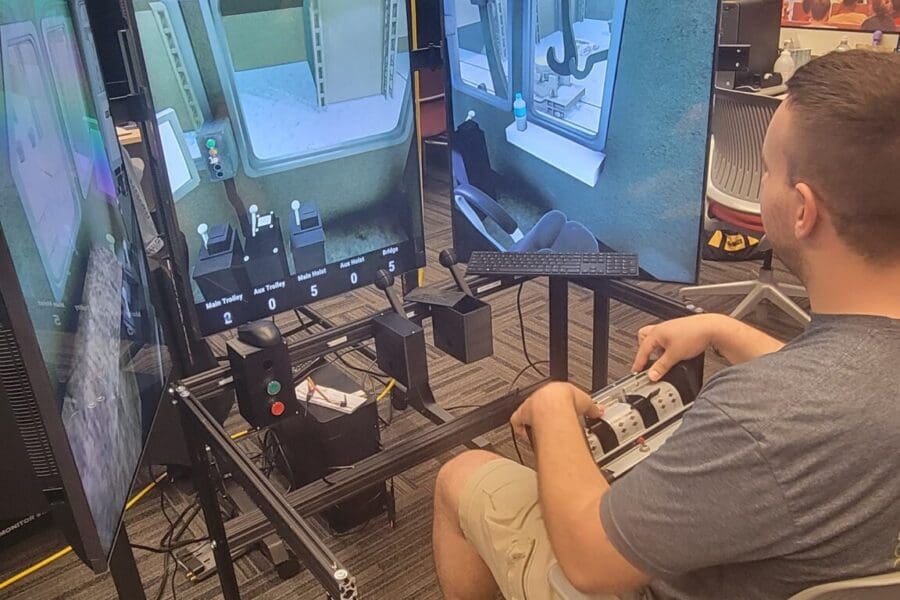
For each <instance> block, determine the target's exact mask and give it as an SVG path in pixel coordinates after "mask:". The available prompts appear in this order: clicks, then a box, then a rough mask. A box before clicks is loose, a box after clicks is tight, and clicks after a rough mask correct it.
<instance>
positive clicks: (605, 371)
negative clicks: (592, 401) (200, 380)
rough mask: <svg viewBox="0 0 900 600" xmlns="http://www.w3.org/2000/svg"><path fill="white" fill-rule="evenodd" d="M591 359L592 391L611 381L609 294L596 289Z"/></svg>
mask: <svg viewBox="0 0 900 600" xmlns="http://www.w3.org/2000/svg"><path fill="white" fill-rule="evenodd" d="M592 350H593V357H592V360H591V391H592V392H596V391H597V390H601V389H603V388H605V387H606V385H607V384H608V383H609V296H607V295H606V294H605V293H603V292H601V291H594V340H593V349H592Z"/></svg>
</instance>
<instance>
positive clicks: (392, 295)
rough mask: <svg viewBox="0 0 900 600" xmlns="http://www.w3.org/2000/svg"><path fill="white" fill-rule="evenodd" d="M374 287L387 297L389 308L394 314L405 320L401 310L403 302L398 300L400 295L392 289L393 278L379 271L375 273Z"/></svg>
mask: <svg viewBox="0 0 900 600" xmlns="http://www.w3.org/2000/svg"><path fill="white" fill-rule="evenodd" d="M375 287H377V288H378V289H379V290H381V291H382V292H384V295H385V296H387V299H388V302H390V303H391V308H393V309H394V312H396V313H397V314H398V315H400V316H402V317H404V318H405V317H406V311H405V310H403V302H402V301H401V300H400V295H399V294H398V293H397V291H396V290H395V289H394V276H393V275H391V274H390V273H389V272H388V271H385V270H384V269H379V270H378V272H377V273H375Z"/></svg>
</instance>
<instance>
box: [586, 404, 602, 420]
mask: <svg viewBox="0 0 900 600" xmlns="http://www.w3.org/2000/svg"><path fill="white" fill-rule="evenodd" d="M604 411H605V409H604V408H603V407H602V406H601V405H599V404H593V403H591V407H590V408H589V409H588V410H587V412H586V413H584V416H586V417H589V418H591V419H599V418H601V417H602V416H603V413H604Z"/></svg>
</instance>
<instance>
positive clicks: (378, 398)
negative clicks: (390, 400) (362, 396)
mask: <svg viewBox="0 0 900 600" xmlns="http://www.w3.org/2000/svg"><path fill="white" fill-rule="evenodd" d="M395 385H397V380H396V379H391V380H390V381H388V384H387V385H386V386H384V389H383V390H381V393H380V394H378V396H376V397H375V402H380V401H381V400H382V399H383V398H384V397H385V396H387V395H388V394H390V393H391V390H392V389H394V386H395Z"/></svg>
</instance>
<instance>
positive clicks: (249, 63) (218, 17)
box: [134, 0, 425, 335]
mask: <svg viewBox="0 0 900 600" xmlns="http://www.w3.org/2000/svg"><path fill="white" fill-rule="evenodd" d="M134 20H135V23H134V26H135V28H136V30H137V33H138V36H137V37H138V38H139V40H140V45H141V50H142V54H143V58H144V61H145V67H146V74H147V79H148V81H149V85H150V90H151V95H152V98H153V105H154V108H155V110H156V111H157V114H156V121H157V130H158V132H159V139H160V144H161V146H162V151H163V155H164V157H165V165H166V170H167V173H166V174H165V175H166V176H165V177H160V180H161V181H164V182H167V183H168V185H169V187H170V191H171V194H172V198H173V199H174V201H175V214H176V217H177V223H178V226H179V228H180V229H181V232H182V234H183V235H184V238H185V239H186V240H187V246H188V264H189V268H190V282H191V287H192V292H193V300H194V305H195V307H196V312H197V315H198V320H199V323H200V328H201V331H202V333H203V334H204V335H208V334H211V333H215V332H217V331H221V330H224V329H228V328H231V327H234V326H237V325H239V324H241V323H244V322H247V321H250V320H254V319H259V318H263V317H267V316H270V315H273V314H275V313H278V312H282V311H284V310H288V309H290V308H293V307H296V306H298V305H302V304H307V303H310V302H314V301H317V300H321V299H324V298H327V297H330V296H334V295H336V294H340V293H344V292H346V291H349V290H352V289H354V288H357V287H361V286H365V285H367V284H370V283H371V282H372V281H373V279H374V275H375V273H376V272H377V271H378V270H379V269H386V270H388V271H390V272H392V273H395V274H397V275H399V274H401V273H404V272H407V271H410V270H413V269H415V268H417V267H421V266H423V265H424V261H425V254H424V239H423V220H422V191H421V183H420V181H421V180H420V168H419V153H418V139H417V135H416V125H415V104H414V101H413V84H412V75H411V70H410V59H409V51H410V36H409V35H408V22H407V6H406V2H405V0H404V1H400V0H306V1H304V2H301V1H300V0H265V1H262V2H252V3H251V2H240V1H237V0H200V1H199V2H198V3H184V2H178V1H176V0H162V1H158V2H146V1H144V0H134Z"/></svg>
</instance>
